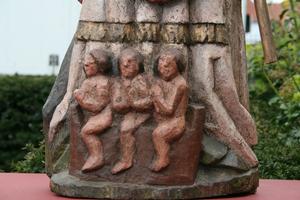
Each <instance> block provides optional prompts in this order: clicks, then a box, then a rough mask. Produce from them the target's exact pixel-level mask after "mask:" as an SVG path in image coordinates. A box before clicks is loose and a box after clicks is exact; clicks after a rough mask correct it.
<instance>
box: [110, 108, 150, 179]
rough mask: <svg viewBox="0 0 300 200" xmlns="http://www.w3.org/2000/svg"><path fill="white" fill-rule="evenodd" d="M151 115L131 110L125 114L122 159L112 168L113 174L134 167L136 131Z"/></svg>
mask: <svg viewBox="0 0 300 200" xmlns="http://www.w3.org/2000/svg"><path fill="white" fill-rule="evenodd" d="M149 117H150V115H149V114H143V113H136V112H130V113H128V114H126V115H125V116H124V120H123V121H122V123H121V133H120V144H121V159H120V161H119V162H117V164H116V165H115V166H114V167H113V169H112V170H111V173H112V174H117V173H119V172H122V171H124V170H126V169H129V168H130V167H132V165H133V156H134V152H135V137H134V132H135V131H136V129H137V128H138V127H139V126H140V125H141V124H142V123H144V122H145V121H146V120H147V119H148V118H149Z"/></svg>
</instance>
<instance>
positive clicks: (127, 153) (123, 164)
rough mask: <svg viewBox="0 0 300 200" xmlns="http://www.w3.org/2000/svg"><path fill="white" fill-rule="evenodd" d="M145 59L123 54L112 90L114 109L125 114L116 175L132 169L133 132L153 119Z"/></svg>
mask: <svg viewBox="0 0 300 200" xmlns="http://www.w3.org/2000/svg"><path fill="white" fill-rule="evenodd" d="M143 60H144V58H143V56H142V55H141V54H140V53H139V52H138V51H136V50H134V49H131V48H128V49H125V50H123V51H122V52H121V55H120V57H119V70H120V74H121V78H120V79H118V80H116V81H115V83H114V85H113V89H112V107H113V109H114V110H115V111H116V112H119V113H123V114H125V116H124V119H123V121H122V123H121V128H120V144H121V158H120V161H119V162H118V163H117V164H116V165H115V166H114V167H113V169H112V170H111V172H112V174H117V173H119V172H121V171H124V170H126V169H128V168H130V167H131V166H132V164H133V155H134V151H135V137H134V132H135V131H136V130H137V129H138V128H139V127H140V126H141V125H142V123H144V122H145V121H146V120H147V119H149V117H150V113H149V112H147V111H149V109H151V107H152V101H151V95H150V86H149V84H148V80H147V78H146V77H145V76H144V75H142V74H141V73H142V72H144V66H143Z"/></svg>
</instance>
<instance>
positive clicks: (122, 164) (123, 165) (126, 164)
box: [111, 161, 132, 174]
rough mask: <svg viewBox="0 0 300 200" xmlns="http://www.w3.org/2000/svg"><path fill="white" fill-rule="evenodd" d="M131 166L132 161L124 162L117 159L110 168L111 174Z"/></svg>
mask: <svg viewBox="0 0 300 200" xmlns="http://www.w3.org/2000/svg"><path fill="white" fill-rule="evenodd" d="M131 166H132V163H130V162H125V161H119V162H118V163H117V164H116V165H115V166H114V167H113V168H112V170H111V173H112V174H117V173H120V172H122V171H124V170H126V169H129V168H130V167H131Z"/></svg>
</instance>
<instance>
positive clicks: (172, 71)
mask: <svg viewBox="0 0 300 200" xmlns="http://www.w3.org/2000/svg"><path fill="white" fill-rule="evenodd" d="M158 73H159V76H160V77H161V78H162V79H164V80H166V81H169V80H171V79H173V78H174V77H176V76H177V74H178V69H177V63H176V59H175V57H174V56H172V55H161V56H160V58H159V60H158Z"/></svg>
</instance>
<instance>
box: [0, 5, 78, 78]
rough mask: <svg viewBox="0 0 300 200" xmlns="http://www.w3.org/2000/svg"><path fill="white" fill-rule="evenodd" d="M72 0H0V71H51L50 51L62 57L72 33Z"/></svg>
mask: <svg viewBox="0 0 300 200" xmlns="http://www.w3.org/2000/svg"><path fill="white" fill-rule="evenodd" d="M79 14H80V4H79V3H78V2H77V1H75V0H5V1H4V0H1V2H0V74H14V73H19V74H50V73H51V72H52V68H50V67H49V66H48V58H49V55H50V54H58V55H59V58H60V62H61V61H62V59H63V57H64V54H65V52H66V50H67V47H68V45H69V43H70V41H71V39H72V37H73V34H74V33H75V30H76V27H77V23H78V18H79Z"/></svg>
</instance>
